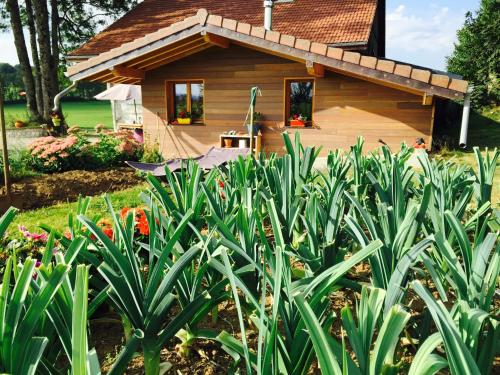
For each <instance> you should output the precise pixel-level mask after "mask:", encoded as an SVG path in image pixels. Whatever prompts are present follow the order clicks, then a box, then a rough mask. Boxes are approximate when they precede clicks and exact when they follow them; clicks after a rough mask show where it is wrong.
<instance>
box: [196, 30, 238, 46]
mask: <svg viewBox="0 0 500 375" xmlns="http://www.w3.org/2000/svg"><path fill="white" fill-rule="evenodd" d="M202 35H203V39H204V40H205V42H207V43H210V44H213V45H214V46H217V47H221V48H228V47H229V44H230V43H231V41H230V40H229V39H227V38H224V37H222V36H219V35H215V34H211V33H205V34H203V33H202Z"/></svg>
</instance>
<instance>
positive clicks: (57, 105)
mask: <svg viewBox="0 0 500 375" xmlns="http://www.w3.org/2000/svg"><path fill="white" fill-rule="evenodd" d="M77 84H78V81H73V83H72V84H71V86H68V87H66V88H65V89H64V90H62V91H61V92H60V93H59V94H57V95H56V96H55V97H54V108H52V111H54V112H59V109H60V107H61V99H62V97H63V96H64V95H66V94H67V93H68V92H69V91H70V90H72V89H74V88H75V87H76V85H77Z"/></svg>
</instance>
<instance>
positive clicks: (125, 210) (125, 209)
mask: <svg viewBox="0 0 500 375" xmlns="http://www.w3.org/2000/svg"><path fill="white" fill-rule="evenodd" d="M129 211H130V208H128V207H123V208H122V209H121V211H120V217H121V218H122V220H125V219H126V218H127V214H128V212H129Z"/></svg>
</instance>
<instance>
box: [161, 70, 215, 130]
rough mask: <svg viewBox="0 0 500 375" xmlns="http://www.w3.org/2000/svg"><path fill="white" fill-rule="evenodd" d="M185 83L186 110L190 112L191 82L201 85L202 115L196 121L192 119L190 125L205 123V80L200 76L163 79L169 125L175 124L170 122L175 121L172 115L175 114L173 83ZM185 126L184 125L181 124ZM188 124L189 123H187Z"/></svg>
mask: <svg viewBox="0 0 500 375" xmlns="http://www.w3.org/2000/svg"><path fill="white" fill-rule="evenodd" d="M183 83H184V84H186V107H187V108H186V111H187V112H190V113H191V106H192V104H191V100H192V98H191V84H193V83H195V84H196V83H198V84H202V85H203V116H202V118H201V119H197V120H196V121H194V120H193V121H192V122H191V125H205V115H206V113H205V99H206V96H205V92H206V91H205V80H204V79H201V78H196V79H191V78H189V79H168V80H166V81H165V99H166V103H165V105H166V109H167V111H166V113H167V122H168V124H169V125H175V124H172V122H174V121H175V119H174V118H173V117H172V116H174V115H175V108H174V106H175V93H174V85H175V84H183ZM182 126H186V125H182ZM187 126H189V125H187Z"/></svg>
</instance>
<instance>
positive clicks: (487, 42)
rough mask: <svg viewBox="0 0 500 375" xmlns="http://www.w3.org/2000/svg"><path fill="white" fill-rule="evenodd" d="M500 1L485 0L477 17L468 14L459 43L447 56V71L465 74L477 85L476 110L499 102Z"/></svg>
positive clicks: (475, 92)
mask: <svg viewBox="0 0 500 375" xmlns="http://www.w3.org/2000/svg"><path fill="white" fill-rule="evenodd" d="M498 30H500V2H499V1H498V0H482V1H481V7H480V9H479V11H478V12H477V13H476V14H473V13H472V12H468V13H467V15H466V20H465V24H464V26H463V27H462V28H461V29H460V30H459V31H458V33H457V36H458V43H456V44H455V50H454V51H453V53H452V55H451V56H449V57H448V70H449V71H451V72H453V73H457V74H460V75H462V76H463V77H464V78H465V79H466V80H468V81H469V82H471V83H472V84H473V85H474V86H475V90H474V95H473V103H474V105H475V106H476V107H482V106H487V105H498V103H499V101H500V87H499V75H500V73H499V72H500V49H499V32H498Z"/></svg>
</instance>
